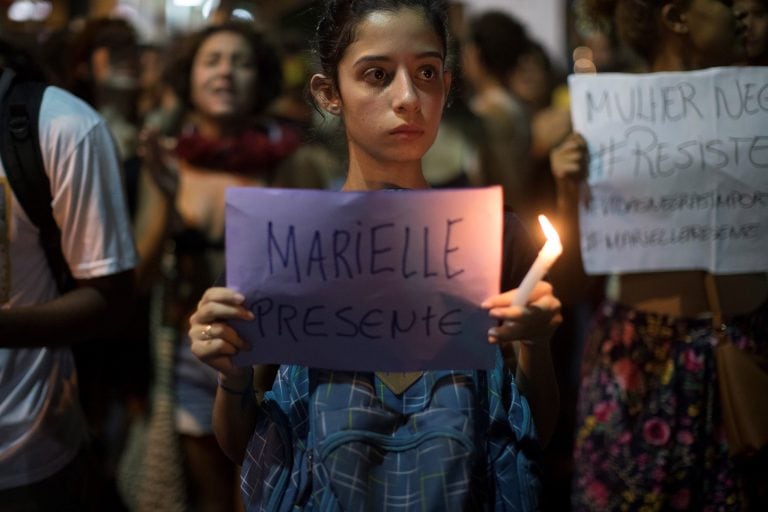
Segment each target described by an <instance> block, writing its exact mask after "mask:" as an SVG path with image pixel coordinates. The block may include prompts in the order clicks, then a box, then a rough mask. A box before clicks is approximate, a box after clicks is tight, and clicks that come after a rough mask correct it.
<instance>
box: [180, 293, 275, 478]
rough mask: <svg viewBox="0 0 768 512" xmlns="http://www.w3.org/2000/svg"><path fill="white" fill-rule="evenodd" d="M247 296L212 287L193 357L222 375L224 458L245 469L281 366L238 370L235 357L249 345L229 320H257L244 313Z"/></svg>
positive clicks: (218, 430) (218, 429)
mask: <svg viewBox="0 0 768 512" xmlns="http://www.w3.org/2000/svg"><path fill="white" fill-rule="evenodd" d="M243 300H244V297H243V296H242V295H240V294H239V293H236V292H235V291H233V290H230V289H229V288H222V287H214V288H209V289H208V290H207V291H206V292H205V294H204V295H203V298H202V299H200V302H199V304H198V306H197V311H195V313H194V314H193V315H192V316H191V317H190V320H189V322H190V329H189V337H190V339H191V341H192V353H193V354H195V356H196V357H197V358H198V359H200V360H201V361H203V362H204V363H206V364H208V365H209V366H211V367H212V368H214V369H216V370H218V371H219V389H218V391H217V392H216V401H215V402H214V408H213V430H214V434H215V435H216V439H217V440H218V442H219V445H220V446H221V448H222V450H223V451H224V453H225V454H226V455H227V456H228V457H229V458H230V459H231V460H232V461H233V462H235V463H237V464H242V462H243V456H244V455H245V449H246V447H247V445H248V441H249V440H250V438H251V435H252V434H253V430H254V428H255V427H256V421H257V419H258V415H259V414H260V412H261V410H260V407H259V403H260V401H261V399H262V397H263V396H264V393H265V392H267V391H268V390H269V389H271V387H272V382H273V381H274V379H275V375H276V373H277V366H274V365H257V366H254V367H244V368H242V367H237V366H235V365H234V363H233V361H232V356H234V355H235V354H237V353H238V352H239V351H240V350H247V344H246V343H245V341H243V339H242V338H240V336H238V334H237V332H235V330H234V329H232V327H230V326H229V325H228V324H227V323H226V322H227V320H231V319H235V318H239V319H242V320H252V319H253V314H252V313H251V312H249V311H247V310H246V309H245V308H243V306H242V304H243Z"/></svg>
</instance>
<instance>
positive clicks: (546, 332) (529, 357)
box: [482, 282, 562, 444]
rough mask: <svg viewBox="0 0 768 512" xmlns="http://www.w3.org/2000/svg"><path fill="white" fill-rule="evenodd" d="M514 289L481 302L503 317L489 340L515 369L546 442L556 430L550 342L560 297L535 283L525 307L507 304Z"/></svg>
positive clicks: (557, 403)
mask: <svg viewBox="0 0 768 512" xmlns="http://www.w3.org/2000/svg"><path fill="white" fill-rule="evenodd" d="M515 293H517V291H516V290H510V291H507V292H504V293H501V294H499V295H496V296H494V297H490V298H489V299H488V300H486V301H485V302H483V305H482V306H483V307H484V308H486V309H488V310H489V314H490V315H491V316H492V317H494V318H496V319H498V320H501V321H502V323H501V325H499V326H498V327H494V328H492V329H491V330H490V332H489V337H488V341H489V342H491V343H498V344H499V346H500V348H501V351H502V353H503V355H504V360H505V361H506V362H507V365H508V366H509V367H510V368H514V369H516V376H515V380H516V381H517V386H518V389H519V390H520V392H521V393H522V394H523V395H524V396H525V397H526V399H527V400H528V404H529V405H530V407H531V412H532V414H533V420H534V423H535V425H536V430H537V432H538V433H539V438H540V439H541V442H542V444H546V443H547V442H548V441H549V438H550V437H551V436H552V433H553V432H554V430H555V425H556V423H557V416H558V412H559V407H560V394H559V390H558V387H557V380H556V378H555V370H554V366H553V364H552V354H551V352H550V345H549V340H550V338H551V337H552V335H553V334H554V332H555V329H557V327H558V325H560V323H561V322H562V316H561V314H560V301H559V300H558V299H557V297H555V296H554V295H553V294H552V286H551V285H550V284H549V283H546V282H540V283H538V284H537V285H536V287H535V288H534V289H533V291H532V292H531V295H530V298H529V300H528V304H527V305H526V306H525V307H524V308H521V307H517V306H510V304H512V301H513V299H514V296H515ZM521 340H524V341H521Z"/></svg>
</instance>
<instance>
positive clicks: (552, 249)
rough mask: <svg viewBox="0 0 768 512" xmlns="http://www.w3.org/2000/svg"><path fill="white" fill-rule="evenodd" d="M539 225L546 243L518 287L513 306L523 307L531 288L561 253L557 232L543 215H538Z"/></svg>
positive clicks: (561, 246)
mask: <svg viewBox="0 0 768 512" xmlns="http://www.w3.org/2000/svg"><path fill="white" fill-rule="evenodd" d="M539 224H541V229H542V230H543V231H544V234H545V235H546V237H547V242H546V243H545V244H544V247H542V248H541V250H540V251H539V255H538V256H537V257H536V261H534V262H533V265H531V268H530V270H528V273H527V274H525V277H524V278H523V281H522V282H521V283H520V286H518V288H517V293H516V294H515V298H514V300H513V301H512V305H513V306H520V307H522V306H525V304H526V303H527V302H528V297H529V296H530V295H531V291H532V290H533V287H534V286H536V283H538V282H539V281H541V280H542V278H543V277H544V276H545V275H546V274H547V272H548V271H549V268H550V267H551V266H552V264H553V263H554V262H555V260H556V259H557V258H558V257H559V256H560V254H561V253H562V252H563V245H562V244H561V243H560V237H559V236H558V234H557V231H555V228H554V227H552V224H550V222H549V220H547V218H546V217H545V216H544V215H539Z"/></svg>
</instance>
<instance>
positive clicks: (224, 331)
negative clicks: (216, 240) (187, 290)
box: [189, 287, 253, 377]
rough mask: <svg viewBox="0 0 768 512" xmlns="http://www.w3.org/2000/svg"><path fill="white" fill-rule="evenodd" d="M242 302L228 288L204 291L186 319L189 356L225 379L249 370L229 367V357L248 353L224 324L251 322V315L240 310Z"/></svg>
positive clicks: (246, 346) (240, 297) (243, 309)
mask: <svg viewBox="0 0 768 512" xmlns="http://www.w3.org/2000/svg"><path fill="white" fill-rule="evenodd" d="M244 301H245V297H244V296H243V295H242V294H240V293H238V292H236V291H234V290H232V289H230V288H223V287H213V288H208V290H206V291H205V293H204V294H203V298H202V299H200V302H198V304H197V310H196V311H195V312H194V313H193V314H192V316H191V317H190V318H189V338H190V340H191V342H192V353H193V354H194V355H195V356H196V357H197V358H198V359H200V360H201V361H202V362H204V363H206V364H207V365H209V366H211V367H213V368H214V369H216V370H218V371H219V372H221V373H222V374H224V375H225V376H233V377H234V376H238V375H239V374H241V373H243V372H250V367H246V368H238V367H236V366H235V365H234V364H233V363H232V356H234V355H235V354H237V353H238V352H239V351H240V350H248V344H247V343H246V342H245V341H243V339H242V338H240V336H239V335H238V334H237V332H236V331H235V330H234V329H233V328H232V327H231V326H230V325H229V324H228V323H227V321H228V320H234V319H240V320H253V313H252V312H250V311H248V310H247V309H245V308H244V307H243V302H244Z"/></svg>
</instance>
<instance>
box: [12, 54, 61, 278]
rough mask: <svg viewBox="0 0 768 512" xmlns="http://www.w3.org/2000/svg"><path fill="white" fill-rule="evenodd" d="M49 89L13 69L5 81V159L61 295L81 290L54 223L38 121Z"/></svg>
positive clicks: (18, 198)
mask: <svg viewBox="0 0 768 512" xmlns="http://www.w3.org/2000/svg"><path fill="white" fill-rule="evenodd" d="M46 87H47V84H45V83H42V82H37V81H29V80H25V79H23V78H21V77H19V76H18V75H17V74H16V73H14V72H13V71H12V70H11V69H8V68H6V69H4V70H3V71H2V75H0V100H1V104H0V158H2V162H3V167H4V168H5V174H6V176H7V178H8V182H9V183H10V185H11V189H12V190H13V193H14V195H15V196H16V199H17V200H18V201H19V204H20V205H21V207H22V208H23V209H24V212H25V213H26V214H27V216H28V217H29V219H30V220H31V221H32V222H33V223H34V224H35V226H37V228H38V230H39V231H40V236H39V238H40V245H41V246H42V248H43V250H44V251H45V257H46V259H47V260H48V266H49V267H50V269H51V273H52V274H53V277H54V279H55V280H56V286H57V287H58V289H59V293H64V292H67V291H69V290H71V289H73V288H74V287H75V280H74V278H73V277H72V273H71V272H70V270H69V265H68V264H67V262H66V260H65V259H64V255H63V253H62V252H61V231H60V230H59V226H58V225H57V224H56V221H55V220H54V218H53V210H52V208H51V201H52V200H53V197H52V196H51V183H50V181H49V180H48V175H47V174H46V173H45V168H44V167H43V155H42V153H41V151H40V138H39V135H38V118H39V114H40V103H41V102H42V99H43V94H44V93H45V89H46Z"/></svg>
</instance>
